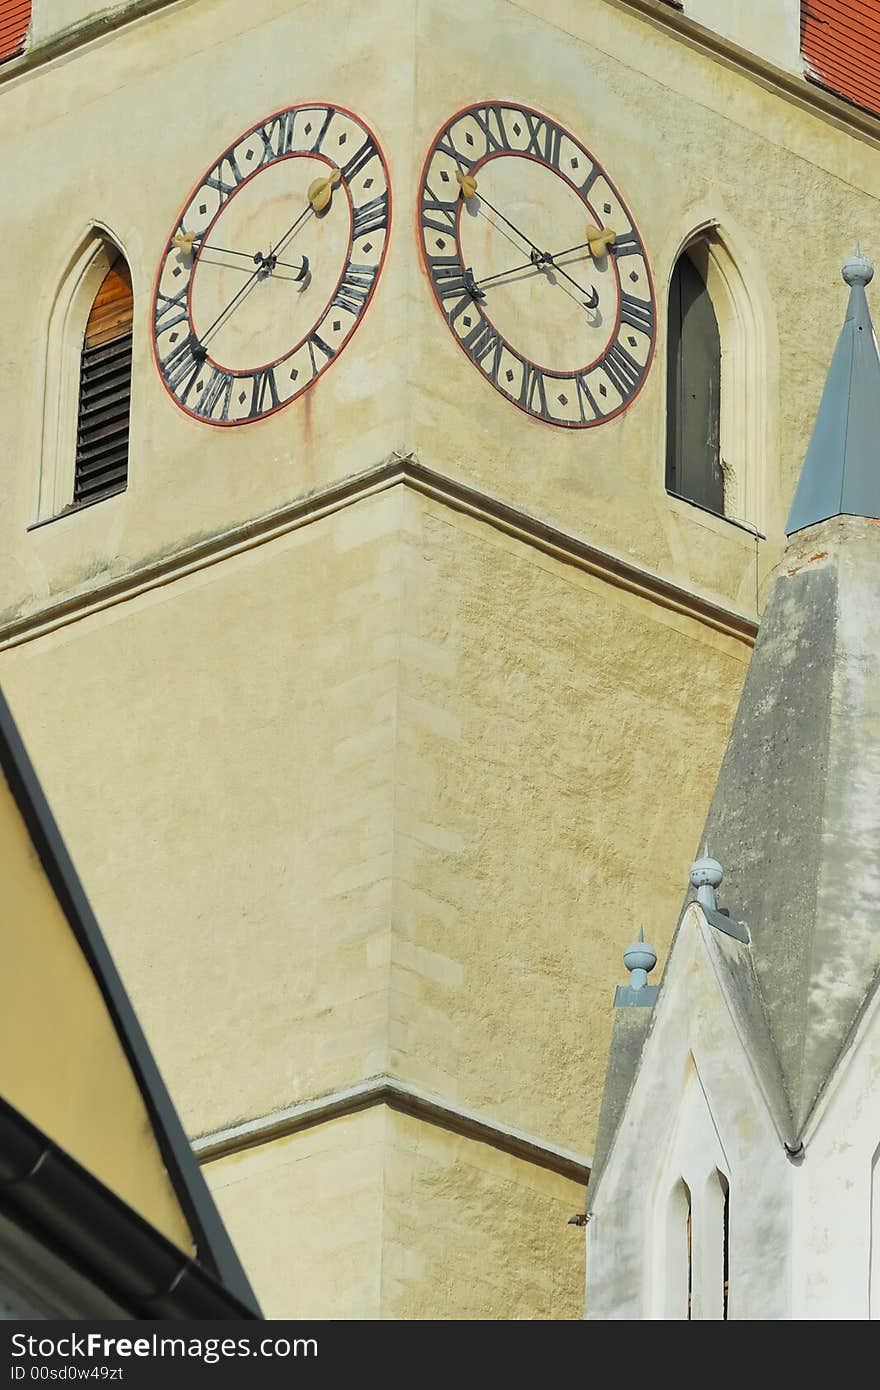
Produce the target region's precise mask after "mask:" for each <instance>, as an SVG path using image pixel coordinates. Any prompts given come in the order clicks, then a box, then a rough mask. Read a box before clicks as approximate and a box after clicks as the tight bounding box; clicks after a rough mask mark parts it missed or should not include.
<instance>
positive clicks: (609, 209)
mask: <svg viewBox="0 0 880 1390" xmlns="http://www.w3.org/2000/svg"><path fill="white" fill-rule="evenodd" d="M603 210H604V211H605V212H610V211H611V204H610V203H605V204H604V208H603Z"/></svg>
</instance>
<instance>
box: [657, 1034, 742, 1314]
mask: <svg viewBox="0 0 880 1390" xmlns="http://www.w3.org/2000/svg"><path fill="white" fill-rule="evenodd" d="M652 1205H653V1213H652V1223H651V1225H652V1230H651V1235H650V1240H651V1246H652V1250H651V1254H650V1257H649V1259H648V1260H647V1261H646V1267H645V1274H646V1278H647V1279H648V1280H649V1284H648V1306H649V1307H650V1308H651V1314H650V1315H651V1317H652V1318H660V1319H662V1320H665V1321H670V1320H675V1321H691V1322H705V1321H715V1320H724V1319H726V1318H727V1317H728V1299H729V1270H730V1254H731V1251H730V1173H729V1166H728V1162H727V1158H726V1156H725V1153H724V1149H723V1147H722V1143H721V1138H720V1135H719V1133H718V1130H717V1127H716V1124H715V1119H714V1117H713V1114H712V1110H711V1108H710V1105H709V1101H708V1097H707V1095H706V1092H705V1091H704V1089H703V1085H702V1083H701V1081H700V1076H699V1072H698V1069H697V1065H696V1062H695V1059H694V1057H693V1054H691V1055H690V1057H689V1059H688V1064H687V1066H686V1068H685V1072H684V1075H683V1077H682V1087H681V1093H680V1098H679V1102H678V1106H677V1109H676V1110H675V1111H674V1112H673V1113H672V1114H671V1115H670V1132H669V1136H668V1141H667V1146H666V1153H665V1155H664V1157H663V1160H662V1162H661V1164H660V1168H659V1172H658V1181H657V1186H656V1189H655V1199H654V1202H653V1204H652Z"/></svg>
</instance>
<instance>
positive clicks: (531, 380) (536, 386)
mask: <svg viewBox="0 0 880 1390" xmlns="http://www.w3.org/2000/svg"><path fill="white" fill-rule="evenodd" d="M522 370H523V377H522V387H521V388H520V393H519V403H520V405H522V406H525V408H526V410H530V411H531V412H532V414H533V415H544V416H546V414H547V391H546V388H545V386H544V376H543V373H542V372H541V370H540V369H539V368H538V367H533V366H532V364H531V362H523V364H522ZM535 402H537V409H536V408H535Z"/></svg>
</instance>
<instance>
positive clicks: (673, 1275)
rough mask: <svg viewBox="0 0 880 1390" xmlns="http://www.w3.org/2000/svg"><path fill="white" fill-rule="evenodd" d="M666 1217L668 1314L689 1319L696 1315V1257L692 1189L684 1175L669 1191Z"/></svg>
mask: <svg viewBox="0 0 880 1390" xmlns="http://www.w3.org/2000/svg"><path fill="white" fill-rule="evenodd" d="M666 1221H667V1226H666V1269H665V1271H664V1286H665V1300H664V1302H665V1305H666V1307H665V1315H666V1317H667V1318H669V1319H676V1320H682V1321H686V1320H688V1319H690V1318H691V1317H692V1309H693V1297H694V1259H693V1224H692V1218H691V1190H690V1188H689V1187H688V1185H687V1183H686V1182H685V1181H684V1179H683V1178H680V1179H679V1180H678V1182H677V1183H676V1184H675V1186H674V1187H673V1189H672V1191H671V1192H670V1194H669V1205H668V1208H667V1213H666Z"/></svg>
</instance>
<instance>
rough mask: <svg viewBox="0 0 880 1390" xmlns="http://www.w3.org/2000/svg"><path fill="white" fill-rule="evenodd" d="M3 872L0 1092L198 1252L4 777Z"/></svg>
mask: <svg viewBox="0 0 880 1390" xmlns="http://www.w3.org/2000/svg"><path fill="white" fill-rule="evenodd" d="M0 873H2V879H3V899H2V907H0V952H2V957H3V972H4V981H5V990H4V995H3V1007H2V1009H0V1097H2V1098H3V1100H4V1101H6V1102H7V1103H8V1104H9V1105H12V1106H14V1107H15V1109H16V1110H18V1111H20V1112H21V1114H23V1115H24V1116H25V1117H26V1118H27V1119H28V1120H30V1122H31V1124H34V1125H36V1126H37V1128H38V1129H41V1130H42V1131H43V1133H44V1134H45V1135H46V1136H47V1138H48V1139H50V1140H52V1142H53V1143H55V1144H57V1145H58V1146H59V1147H60V1148H61V1149H63V1150H64V1151H65V1152H66V1153H68V1154H70V1156H71V1157H72V1158H74V1159H75V1160H76V1161H77V1163H80V1164H82V1166H83V1167H84V1168H86V1169H87V1170H88V1172H90V1173H92V1174H93V1175H94V1176H95V1177H96V1178H97V1179H98V1181H99V1182H102V1183H104V1184H105V1185H106V1186H107V1187H109V1188H110V1189H111V1190H112V1191H113V1192H115V1193H116V1195H117V1196H118V1197H121V1198H122V1200H123V1201H124V1202H127V1203H128V1205H129V1206H131V1207H133V1208H134V1209H135V1211H137V1212H139V1214H140V1215H141V1216H142V1217H144V1219H145V1220H146V1221H148V1222H149V1223H150V1224H151V1225H152V1226H154V1227H156V1229H157V1230H159V1231H161V1232H162V1234H163V1235H165V1236H167V1238H168V1239H169V1240H171V1241H173V1242H174V1244H175V1245H178V1246H179V1247H180V1248H181V1249H182V1250H185V1251H186V1252H187V1254H190V1255H191V1254H193V1253H194V1244H193V1238H192V1233H191V1231H190V1229H189V1226H188V1224H187V1221H186V1218H185V1217H184V1214H183V1212H182V1210H181V1208H180V1203H179V1201H178V1198H177V1194H176V1192H175V1191H174V1188H173V1186H172V1184H171V1180H170V1178H169V1176H168V1172H167V1170H166V1168H165V1164H164V1161H163V1158H162V1155H161V1152H160V1150H159V1147H158V1144H157V1142H156V1137H155V1135H154V1132H153V1127H152V1122H151V1120H150V1117H149V1115H148V1113H147V1109H146V1106H145V1104H144V1098H143V1095H142V1094H141V1091H140V1088H139V1086H138V1083H137V1081H136V1080H135V1077H134V1075H133V1074H132V1071H131V1068H130V1066H129V1063H128V1059H127V1058H126V1056H125V1053H124V1052H123V1050H122V1046H121V1043H120V1041H119V1037H118V1035H117V1032H116V1027H115V1025H114V1023H113V1020H112V1018H111V1016H110V1014H109V1012H108V1010H107V1006H106V1004H105V1002H104V999H103V996H102V994H101V991H100V989H99V986H98V982H97V980H96V979H95V976H94V974H93V973H92V969H91V967H90V965H89V963H88V961H87V960H86V958H85V956H84V955H83V952H82V950H81V948H80V945H79V943H78V941H77V939H76V937H75V936H74V933H73V930H72V928H71V926H70V924H69V922H68V921H67V918H66V917H65V916H64V913H63V912H62V910H61V907H60V905H59V902H58V899H57V898H56V896H55V892H54V890H53V888H52V886H51V884H50V883H49V880H48V879H47V877H46V874H45V871H44V869H43V866H42V864H41V863H40V860H39V859H38V857H37V854H36V851H35V849H34V846H33V843H32V841H31V838H30V835H29V833H28V830H27V827H26V826H25V823H24V821H23V820H22V817H21V813H20V811H19V809H18V806H17V804H16V801H15V798H14V796H13V794H12V792H11V790H10V788H9V786H8V784H7V783H6V781H5V780H4V779H3V777H2V776H0Z"/></svg>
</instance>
